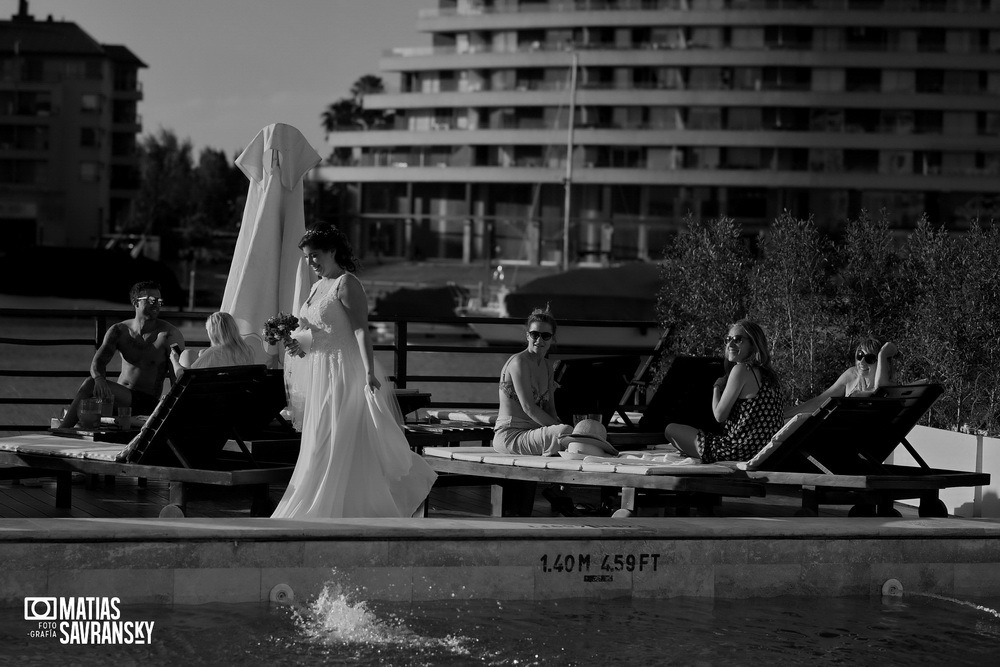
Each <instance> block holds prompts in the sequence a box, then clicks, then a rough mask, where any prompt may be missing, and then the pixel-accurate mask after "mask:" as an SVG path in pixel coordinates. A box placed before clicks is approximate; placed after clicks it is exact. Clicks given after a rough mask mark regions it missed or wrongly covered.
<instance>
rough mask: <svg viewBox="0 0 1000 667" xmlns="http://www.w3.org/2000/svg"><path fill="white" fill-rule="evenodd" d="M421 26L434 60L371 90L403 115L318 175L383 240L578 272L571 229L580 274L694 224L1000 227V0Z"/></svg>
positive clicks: (642, 1)
mask: <svg viewBox="0 0 1000 667" xmlns="http://www.w3.org/2000/svg"><path fill="white" fill-rule="evenodd" d="M417 25H418V28H419V29H420V30H421V31H423V32H427V33H430V35H431V38H432V46H431V47H429V48H413V49H394V50H393V51H391V52H389V53H387V55H386V56H385V57H384V58H383V60H382V63H381V67H382V70H383V73H385V74H390V73H398V75H399V87H398V90H392V91H388V92H385V93H382V94H377V95H375V94H373V95H368V96H367V97H365V99H364V106H365V107H366V108H369V109H384V110H393V111H394V112H395V113H394V117H393V120H392V121H391V123H390V124H389V125H388V126H386V127H381V128H376V129H367V130H359V131H348V132H334V133H332V134H331V135H330V143H331V147H332V148H334V149H337V151H338V153H339V154H340V158H339V159H337V160H334V164H332V165H331V166H327V167H324V168H322V169H321V170H320V174H321V178H322V179H323V180H329V181H335V182H340V183H343V184H349V185H351V186H352V187H355V188H356V190H357V197H356V203H357V216H356V217H355V218H354V220H355V223H354V227H355V232H354V235H355V237H356V239H358V240H359V241H360V243H361V245H362V246H363V247H365V248H369V249H370V248H372V247H373V246H374V245H376V244H377V245H378V247H379V249H380V250H381V251H382V252H388V253H390V254H409V255H417V256H421V255H422V256H443V257H461V258H464V259H466V260H469V261H478V260H479V259H482V258H487V259H490V258H502V259H506V260H508V261H509V260H524V261H529V262H538V261H543V262H544V261H553V262H559V261H560V260H561V259H562V252H563V236H564V233H565V231H564V230H566V229H568V230H569V234H568V237H569V244H568V248H569V254H568V257H569V259H570V261H572V262H576V261H581V260H584V261H590V260H602V259H607V258H616V259H628V258H650V257H656V256H657V255H658V253H659V249H660V248H661V247H662V245H663V242H664V240H665V238H666V237H667V235H668V234H669V233H671V232H672V231H674V230H676V229H677V228H678V226H679V225H680V224H681V223H682V221H683V219H684V216H685V215H687V214H689V213H690V214H693V215H695V216H700V217H715V216H721V215H726V216H731V217H734V218H736V219H737V220H739V221H740V222H742V223H743V226H744V229H745V230H746V231H747V233H754V232H756V231H757V230H759V229H761V228H763V227H765V226H766V225H767V224H768V223H769V221H771V220H773V219H774V218H775V217H776V216H777V215H779V214H781V213H782V211H786V210H787V211H788V212H790V213H791V214H793V215H795V216H797V217H808V216H810V215H811V216H813V217H814V219H815V220H816V221H817V223H819V224H820V225H821V226H822V227H823V228H825V229H828V230H831V231H834V232H835V231H836V230H837V229H838V228H840V227H841V226H842V225H843V223H844V222H845V221H846V220H847V219H848V218H851V217H855V216H857V215H858V214H859V213H860V211H861V210H862V209H867V210H868V211H870V212H872V213H876V214H877V212H878V211H880V210H881V209H883V208H884V209H885V210H886V211H887V213H888V215H889V218H890V220H891V221H892V224H893V225H894V226H896V227H897V228H899V229H907V228H910V227H912V226H913V225H914V223H915V222H916V220H917V219H919V217H920V216H921V215H922V214H924V213H927V214H928V216H929V217H930V218H931V219H932V220H934V221H936V222H943V223H947V224H949V225H953V226H955V227H956V228H962V227H963V226H965V225H967V224H968V221H969V220H970V219H972V218H975V217H979V218H980V219H983V220H989V219H991V218H997V219H1000V0H575V1H573V0H440V2H439V5H438V7H437V8H434V9H429V10H426V11H424V12H422V13H421V15H420V17H419V19H418V20H417ZM571 109H572V110H573V115H572V122H570V121H571V116H570V110H571ZM570 150H571V151H572V163H571V167H570V168H569V169H567V164H566V159H567V154H568V151H570ZM567 182H568V183H569V187H568V188H567V187H566V183H567ZM567 191H568V196H567ZM567 201H568V202H569V209H568V213H567V209H566V202H567ZM567 222H568V224H567Z"/></svg>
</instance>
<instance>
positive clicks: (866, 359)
mask: <svg viewBox="0 0 1000 667" xmlns="http://www.w3.org/2000/svg"><path fill="white" fill-rule="evenodd" d="M897 354H899V351H898V350H897V349H896V346H895V344H893V343H892V342H887V343H885V344H884V345H883V344H882V343H881V342H880V341H879V340H878V339H877V338H873V337H871V336H869V337H868V338H865V339H864V340H862V341H861V342H860V343H858V347H857V348H856V349H855V351H854V365H853V366H851V367H850V368H848V369H847V370H846V371H844V372H843V373H842V374H841V375H840V377H839V378H837V381H836V382H834V383H833V384H832V385H830V388H829V389H827V390H826V391H824V392H823V393H822V394H820V395H819V396H817V397H815V398H811V399H809V400H808V401H804V402H802V403H799V404H798V405H795V406H792V407H790V408H788V409H786V410H785V419H790V418H791V417H793V416H794V415H796V414H799V413H803V412H804V413H810V412H813V411H814V410H816V408H818V407H819V406H820V405H822V404H823V401H825V400H826V399H828V398H830V397H832V396H870V395H871V394H872V393H874V392H875V390H876V389H878V388H879V387H884V386H886V385H889V384H894V383H895V382H896V368H895V357H896V355H897Z"/></svg>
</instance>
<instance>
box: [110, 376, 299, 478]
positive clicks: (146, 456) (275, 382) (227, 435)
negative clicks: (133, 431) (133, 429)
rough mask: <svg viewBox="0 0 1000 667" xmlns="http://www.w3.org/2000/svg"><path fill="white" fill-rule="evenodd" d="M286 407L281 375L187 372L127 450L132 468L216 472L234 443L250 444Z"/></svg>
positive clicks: (161, 402)
mask: <svg viewBox="0 0 1000 667" xmlns="http://www.w3.org/2000/svg"><path fill="white" fill-rule="evenodd" d="M284 407H285V392H284V385H283V380H282V377H281V371H280V370H278V371H275V370H268V369H267V368H265V367H264V366H260V365H255V366H228V367H219V368H198V369H191V370H188V371H185V373H184V374H183V375H182V376H181V378H180V380H178V381H177V382H176V383H175V384H174V385H173V386H172V387H171V388H170V391H169V392H168V393H167V394H166V395H165V396H164V397H163V398H162V399H161V400H160V402H159V403H158V404H157V406H156V408H155V409H154V410H153V413H152V414H151V415H150V416H149V419H148V420H147V421H146V424H145V425H144V426H143V428H142V430H141V431H140V432H139V434H138V435H137V436H136V437H135V438H133V440H132V442H130V443H129V445H128V446H127V447H126V449H125V450H123V451H124V452H125V453H126V456H125V457H124V458H125V459H126V460H127V461H128V462H130V463H140V464H146V465H166V466H178V467H192V468H211V467H213V466H214V465H215V464H216V461H217V459H218V458H219V454H220V452H221V451H222V448H223V447H225V445H226V442H227V441H229V440H230V439H236V438H242V439H244V440H246V439H247V438H250V437H252V436H253V435H254V434H255V433H257V432H259V431H260V430H261V429H263V428H264V427H266V426H267V425H268V424H270V423H271V422H272V421H273V420H274V419H275V417H277V416H278V413H279V412H280V411H281V409H282V408H284Z"/></svg>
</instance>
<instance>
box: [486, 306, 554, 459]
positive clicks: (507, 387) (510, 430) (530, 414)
mask: <svg viewBox="0 0 1000 667" xmlns="http://www.w3.org/2000/svg"><path fill="white" fill-rule="evenodd" d="M555 335H556V318H555V317H553V315H552V313H551V312H549V310H548V308H546V309H545V310H541V309H539V308H536V309H535V310H534V311H532V313H531V315H529V316H528V322H527V331H526V332H525V334H524V337H525V340H526V341H527V344H528V346H527V347H526V348H525V349H524V350H522V351H521V352H518V353H517V354H515V355H514V356H512V357H511V358H510V359H508V360H507V363H505V364H504V365H503V369H502V370H501V371H500V411H499V413H498V414H497V423H496V426H495V427H494V435H493V449H495V450H497V451H498V452H500V453H502V454H528V455H532V456H555V455H556V454H557V453H558V452H559V450H560V449H562V447H561V445H560V441H559V436H561V435H566V434H568V433H572V432H573V428H572V427H571V426H569V425H567V424H563V423H562V422H561V421H560V420H559V417H558V415H557V414H556V401H555V391H556V384H555V380H554V379H553V377H552V375H553V366H552V362H551V361H549V360H548V359H546V358H545V356H546V355H547V354H548V353H549V348H550V347H551V346H552V344H553V343H554V342H555Z"/></svg>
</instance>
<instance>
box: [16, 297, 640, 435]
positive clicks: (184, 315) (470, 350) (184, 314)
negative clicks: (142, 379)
mask: <svg viewBox="0 0 1000 667" xmlns="http://www.w3.org/2000/svg"><path fill="white" fill-rule="evenodd" d="M133 314H134V313H133V312H132V311H116V310H77V311H72V312H71V313H69V314H67V312H66V311H51V310H35V309H18V308H2V309H0V319H7V318H20V319H32V320H39V319H51V320H66V319H68V318H70V317H72V318H74V319H77V320H80V319H90V320H91V321H92V325H93V329H92V331H93V337H91V338H69V337H67V338H38V337H31V338H23V337H0V355H5V354H7V353H8V350H9V349H10V348H11V347H14V348H19V347H28V348H31V349H32V351H37V350H39V349H47V348H54V347H66V346H89V347H92V348H93V349H95V350H96V349H97V348H98V347H99V346H100V344H101V342H102V340H103V339H104V334H105V332H106V331H107V329H108V326H109V323H112V322H119V321H122V320H124V319H128V318H130V317H132V316H133ZM210 314H211V313H210V312H208V311H170V312H164V313H162V314H161V318H162V319H164V320H165V321H168V322H171V323H173V324H175V325H176V324H177V323H179V322H187V323H193V322H204V321H205V320H206V319H207V317H208V316H209V315H210ZM371 323H372V324H379V323H382V324H391V325H392V336H391V339H392V340H391V342H388V343H384V342H382V343H376V344H375V345H374V347H375V351H376V352H391V353H392V371H391V373H390V379H391V380H393V381H394V382H395V383H396V386H397V388H399V389H406V388H407V385H408V384H411V383H414V382H424V383H475V384H495V383H496V382H497V380H498V378H497V376H496V375H455V374H415V373H412V372H410V355H412V354H415V353H430V354H435V355H484V354H489V355H497V354H513V353H515V352H519V351H520V350H523V349H524V345H523V344H521V345H469V344H467V343H465V344H462V343H460V342H457V341H456V342H453V343H451V344H448V343H441V344H429V343H420V342H414V340H415V339H416V338H417V337H416V336H414V334H413V327H414V326H420V325H453V326H456V327H464V326H465V325H467V324H470V323H471V324H480V323H490V324H496V323H504V324H511V325H523V323H524V320H523V319H522V318H496V317H457V316H456V317H449V318H438V317H433V318H424V317H419V318H418V317H407V318H405V319H403V318H377V317H373V318H372V319H371ZM559 326H560V327H572V326H587V327H611V328H614V327H618V328H638V329H650V328H652V329H656V328H657V327H658V324H657V323H656V322H652V321H645V320H628V321H626V320H610V321H603V320H601V321H597V320H560V322H559ZM185 344H186V345H187V346H188V347H207V346H208V341H207V338H206V339H205V340H197V339H195V340H186V341H185ZM653 353H654V349H652V348H650V349H649V350H636V349H633V348H620V347H609V346H593V347H573V348H571V349H566V350H554V351H553V352H552V353H551V354H550V356H551V357H552V358H553V359H559V358H566V357H574V356H596V355H615V354H629V355H636V354H639V355H645V356H648V355H651V354H653ZM21 358H23V359H24V360H25V362H24V365H25V367H22V368H6V369H5V368H0V378H84V377H87V376H89V374H90V373H89V371H88V369H87V367H85V366H84V367H79V368H69V369H55V370H38V369H37V368H32V367H31V359H32V358H35V357H34V356H29V355H23V356H22V357H21ZM71 400H72V396H59V397H53V396H6V395H0V406H6V405H53V406H63V405H68V404H69V403H70V402H71ZM428 407H430V408H454V407H466V408H479V409H487V408H496V407H497V403H496V402H492V403H489V402H474V401H461V402H455V401H433V400H432V401H431V403H430V405H429V406H428ZM48 428H49V425H48V424H6V423H0V432H2V431H43V430H47V429H48Z"/></svg>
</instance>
